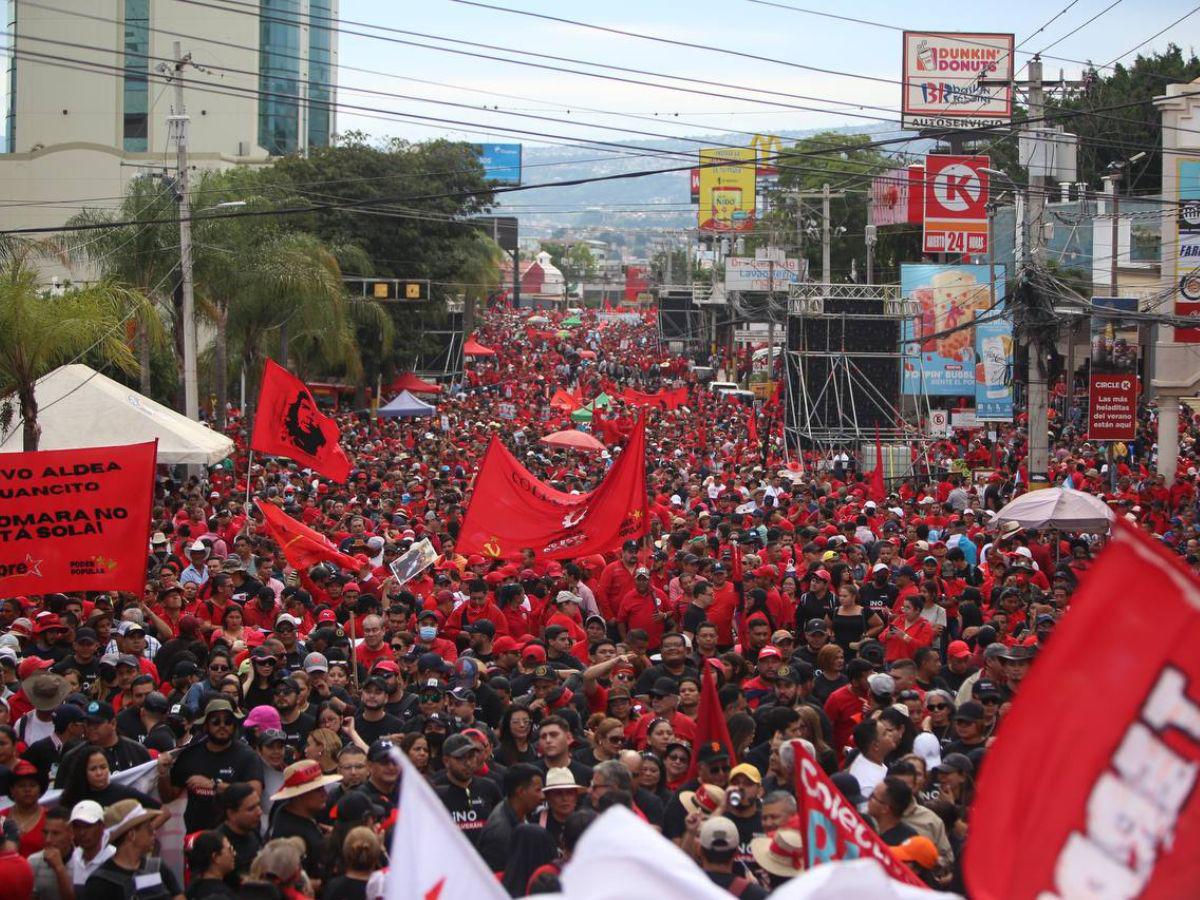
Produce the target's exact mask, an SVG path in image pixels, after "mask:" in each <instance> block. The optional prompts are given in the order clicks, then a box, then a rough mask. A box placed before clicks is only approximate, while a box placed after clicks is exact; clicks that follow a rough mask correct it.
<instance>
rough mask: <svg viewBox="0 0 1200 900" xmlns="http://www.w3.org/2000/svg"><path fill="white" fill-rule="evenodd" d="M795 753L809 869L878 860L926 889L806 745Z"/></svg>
mask: <svg viewBox="0 0 1200 900" xmlns="http://www.w3.org/2000/svg"><path fill="white" fill-rule="evenodd" d="M792 750H793V751H794V752H795V756H796V811H797V814H798V815H799V816H800V831H801V832H802V833H803V834H804V844H805V849H806V850H807V851H808V868H810V869H811V868H812V867H813V866H819V865H820V864H821V863H827V862H831V861H833V860H837V859H858V858H859V857H865V858H867V859H873V860H875V861H876V862H877V863H879V864H880V865H881V866H883V868H884V871H886V872H887V873H888V875H890V876H891V877H892V878H895V879H896V880H897V881H902V882H904V883H905V884H911V885H916V886H918V887H924V886H925V885H924V884H922V882H921V880H920V879H919V878H917V876H916V875H914V874H913V872H912V870H910V869H909V868H908V866H906V865H905V864H904V863H902V862H900V860H898V859H896V857H895V856H893V855H892V851H891V849H890V848H889V847H888V845H887V844H885V843H884V842H883V841H882V840H880V838H879V835H878V834H876V833H875V830H874V829H873V828H871V826H870V825H868V824H867V823H866V821H865V820H864V819H863V817H862V816H860V815H859V814H858V810H857V809H855V808H854V807H853V806H852V805H851V804H850V802H849V801H848V800H847V799H846V798H845V797H843V796H842V792H841V791H839V790H838V789H837V786H836V785H835V784H834V783H833V782H832V781H830V780H829V776H828V775H826V774H825V770H824V769H822V768H821V766H820V764H818V763H817V761H816V760H815V759H813V758H812V756H811V755H810V754H809V752H808V751H807V750H806V749H804V745H803V744H802V743H800V742H799V741H792ZM972 838H974V835H972Z"/></svg>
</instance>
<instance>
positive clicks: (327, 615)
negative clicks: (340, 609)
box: [317, 609, 337, 622]
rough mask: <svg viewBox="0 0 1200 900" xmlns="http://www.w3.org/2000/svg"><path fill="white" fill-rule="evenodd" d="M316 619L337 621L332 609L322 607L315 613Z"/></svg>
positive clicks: (319, 620)
mask: <svg viewBox="0 0 1200 900" xmlns="http://www.w3.org/2000/svg"><path fill="white" fill-rule="evenodd" d="M317 621H318V622H336V621H337V613H335V612H334V611H333V610H332V609H323V610H321V611H320V612H319V613H317Z"/></svg>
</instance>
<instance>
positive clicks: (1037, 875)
mask: <svg viewBox="0 0 1200 900" xmlns="http://www.w3.org/2000/svg"><path fill="white" fill-rule="evenodd" d="M1134 586H1136V587H1134ZM1141 600H1144V601H1145V602H1139V601H1141ZM1197 646H1200V584H1198V583H1197V580H1196V578H1195V577H1194V576H1192V575H1191V573H1189V572H1188V571H1187V570H1186V569H1185V568H1184V567H1183V566H1182V565H1181V564H1180V562H1179V559H1178V557H1176V556H1174V555H1173V554H1171V553H1168V552H1167V551H1166V550H1165V549H1163V548H1162V547H1161V546H1159V545H1158V544H1157V543H1155V542H1153V541H1152V540H1150V539H1149V538H1147V537H1144V536H1142V535H1141V534H1140V533H1139V532H1137V531H1135V530H1134V529H1133V528H1130V527H1128V526H1126V525H1124V524H1123V523H1121V522H1120V520H1118V522H1117V526H1116V530H1115V533H1114V539H1113V542H1112V544H1111V545H1110V546H1109V547H1108V548H1107V549H1105V550H1104V551H1103V552H1102V553H1101V554H1100V555H1099V557H1098V558H1097V559H1096V562H1095V564H1094V565H1093V566H1092V567H1091V569H1089V570H1088V572H1087V573H1086V574H1085V575H1084V576H1083V580H1082V583H1081V585H1080V588H1079V590H1078V591H1077V592H1076V595H1075V597H1074V598H1073V600H1072V602H1071V608H1070V610H1069V611H1068V612H1067V613H1066V615H1065V616H1064V617H1063V618H1062V620H1061V621H1060V622H1059V624H1058V627H1057V628H1055V630H1054V636H1053V637H1052V638H1051V639H1050V641H1049V642H1048V644H1047V645H1046V648H1045V650H1044V651H1043V652H1042V653H1041V654H1040V655H1039V657H1038V659H1037V660H1036V661H1035V662H1034V664H1033V668H1032V669H1031V670H1030V672H1029V675H1028V676H1027V677H1026V678H1025V679H1024V681H1023V682H1022V683H1021V685H1020V688H1019V689H1018V692H1017V698H1016V700H1015V702H1014V703H1013V706H1012V709H1011V711H1010V712H1009V713H1008V715H1007V716H1005V718H1004V720H1003V722H1002V723H1001V725H1000V730H999V733H998V736H997V739H996V743H995V746H994V747H993V748H992V749H991V750H989V751H988V755H987V760H986V761H985V763H984V766H983V771H982V773H981V778H980V782H979V786H978V793H977V799H976V802H975V805H974V807H973V809H972V811H971V840H970V842H969V843H968V844H967V853H966V859H965V874H966V879H967V886H968V887H969V888H970V891H971V896H972V897H976V898H981V900H998V898H1017V897H1046V898H1052V897H1138V898H1144V900H1145V898H1148V900H1159V898H1161V900H1166V898H1175V897H1194V896H1196V892H1197V885H1200V791H1197V790H1196V782H1197V775H1198V774H1200V690H1198V688H1197V685H1198V684H1200V654H1197V652H1196V647H1197Z"/></svg>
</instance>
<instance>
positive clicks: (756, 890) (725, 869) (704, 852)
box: [697, 816, 767, 900]
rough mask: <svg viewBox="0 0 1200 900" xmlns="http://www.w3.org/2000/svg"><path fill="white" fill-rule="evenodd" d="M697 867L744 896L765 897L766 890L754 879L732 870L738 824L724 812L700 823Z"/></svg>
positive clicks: (721, 885)
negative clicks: (736, 873) (698, 861)
mask: <svg viewBox="0 0 1200 900" xmlns="http://www.w3.org/2000/svg"><path fill="white" fill-rule="evenodd" d="M697 843H698V844H699V846H700V868H702V869H703V870H704V874H705V875H707V876H708V879H709V881H711V882H712V883H713V884H715V885H716V886H717V887H719V888H723V889H724V890H726V891H728V892H729V893H730V894H732V895H733V896H735V897H741V898H743V900H767V892H766V891H765V890H763V889H762V888H761V887H759V886H758V885H757V884H755V883H754V882H753V881H750V880H749V879H747V878H745V877H744V876H741V875H735V874H733V867H734V858H735V857H736V856H737V853H738V843H739V837H738V829H737V826H736V825H735V824H734V823H733V822H731V821H730V820H729V819H727V818H726V817H725V816H713V817H712V818H711V819H709V820H708V821H706V822H705V823H704V824H703V825H701V826H700V834H699V839H698V840H697Z"/></svg>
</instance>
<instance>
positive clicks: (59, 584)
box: [0, 441, 158, 597]
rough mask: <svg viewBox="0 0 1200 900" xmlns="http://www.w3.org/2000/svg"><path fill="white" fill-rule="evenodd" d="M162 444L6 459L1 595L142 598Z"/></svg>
mask: <svg viewBox="0 0 1200 900" xmlns="http://www.w3.org/2000/svg"><path fill="white" fill-rule="evenodd" d="M157 452H158V442H157V441H150V442H149V443H146V444H129V445H127V446H123V447H81V448H79V449H74V450H42V451H39V452H35V453H6V454H4V456H3V457H0V499H2V500H3V501H4V506H3V512H0V596H3V597H13V596H16V595H17V594H50V593H55V592H59V591H130V592H131V593H136V594H138V595H139V596H140V595H141V592H142V588H143V587H144V586H145V584H146V558H147V556H148V554H149V552H150V504H151V502H152V501H153V499H154V464H155V456H156V454H157Z"/></svg>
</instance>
